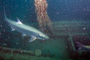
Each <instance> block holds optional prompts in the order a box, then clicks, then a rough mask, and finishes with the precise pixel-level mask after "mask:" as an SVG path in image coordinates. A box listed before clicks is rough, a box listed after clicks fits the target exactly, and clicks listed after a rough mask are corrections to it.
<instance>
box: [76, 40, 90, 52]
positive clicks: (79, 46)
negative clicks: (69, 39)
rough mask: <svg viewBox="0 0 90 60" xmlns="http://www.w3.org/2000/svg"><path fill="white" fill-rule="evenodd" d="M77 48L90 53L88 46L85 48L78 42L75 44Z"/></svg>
mask: <svg viewBox="0 0 90 60" xmlns="http://www.w3.org/2000/svg"><path fill="white" fill-rule="evenodd" d="M76 44H77V46H78V50H86V51H90V46H86V45H83V44H81V43H79V42H76Z"/></svg>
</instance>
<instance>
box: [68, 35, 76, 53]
mask: <svg viewBox="0 0 90 60" xmlns="http://www.w3.org/2000/svg"><path fill="white" fill-rule="evenodd" d="M69 40H70V41H71V44H72V47H73V50H74V51H76V49H75V46H74V43H73V39H72V34H70V35H69Z"/></svg>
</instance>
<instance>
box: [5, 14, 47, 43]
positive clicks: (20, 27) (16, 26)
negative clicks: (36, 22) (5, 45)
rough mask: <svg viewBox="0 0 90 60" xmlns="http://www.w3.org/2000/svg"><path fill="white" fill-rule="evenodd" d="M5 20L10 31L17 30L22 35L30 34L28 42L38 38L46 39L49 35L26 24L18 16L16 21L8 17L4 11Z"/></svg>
mask: <svg viewBox="0 0 90 60" xmlns="http://www.w3.org/2000/svg"><path fill="white" fill-rule="evenodd" d="M4 16H5V19H4V20H5V21H6V22H7V23H8V24H9V26H10V27H11V29H12V31H15V30H16V31H18V32H20V33H22V36H30V37H31V38H30V39H29V42H33V41H34V40H37V39H40V40H47V39H49V37H48V36H47V35H46V34H44V33H43V32H41V31H39V30H38V29H36V28H34V27H32V26H28V25H26V24H23V23H22V22H21V21H20V19H19V18H17V22H15V21H13V20H11V19H9V18H7V17H6V14H5V13H4Z"/></svg>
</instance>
